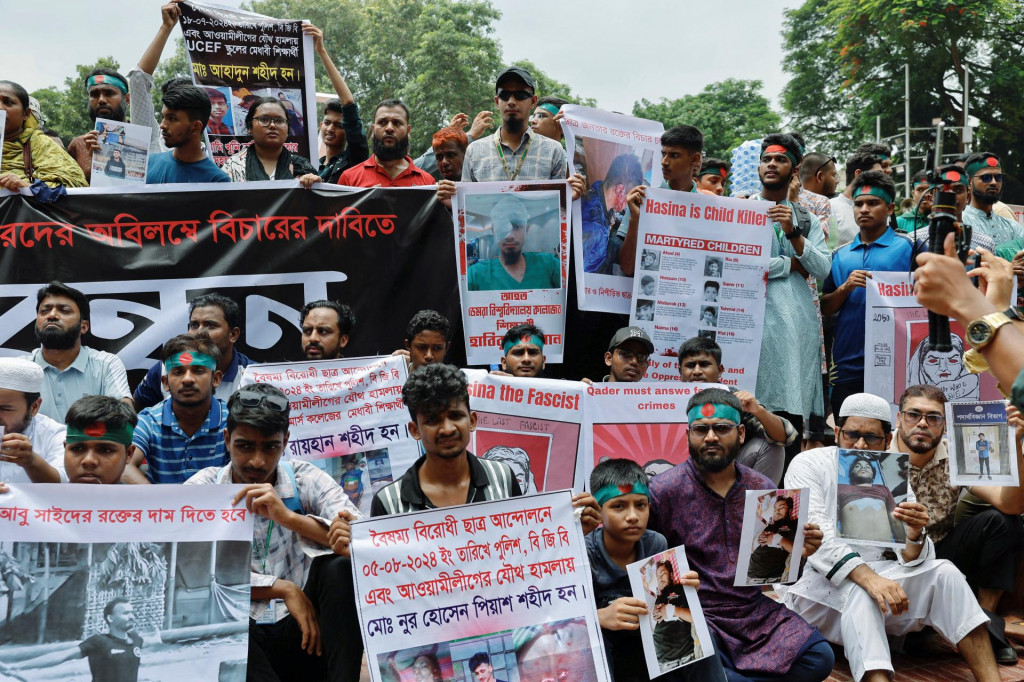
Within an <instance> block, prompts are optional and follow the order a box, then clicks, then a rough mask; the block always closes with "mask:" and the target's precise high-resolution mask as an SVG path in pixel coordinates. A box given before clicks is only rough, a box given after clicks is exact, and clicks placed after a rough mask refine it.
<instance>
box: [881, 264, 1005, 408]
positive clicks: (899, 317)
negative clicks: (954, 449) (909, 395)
mask: <svg viewBox="0 0 1024 682" xmlns="http://www.w3.org/2000/svg"><path fill="white" fill-rule="evenodd" d="M866 288H867V296H866V305H865V308H864V309H865V313H864V314H865V319H864V328H865V335H864V344H865V348H864V390H865V391H867V392H868V393H872V394H874V395H877V396H881V397H883V398H885V399H886V400H888V401H889V403H890V405H892V408H893V415H894V416H895V409H896V405H897V403H898V402H899V399H900V396H901V395H903V391H904V390H905V389H906V388H907V387H908V386H913V385H915V384H928V385H930V386H938V387H939V388H941V389H942V392H943V393H945V394H946V399H947V400H1001V399H1002V395H1001V394H1000V393H999V389H998V388H996V381H995V379H994V378H992V376H991V375H989V374H987V373H985V374H981V375H977V374H971V373H970V372H968V371H967V367H966V366H965V365H964V362H963V355H964V350H965V349H966V348H969V347H970V346H965V344H964V330H963V327H962V326H961V325H960V324H959V323H958V322H957V321H956V320H950V323H949V327H950V340H951V341H952V345H953V348H952V350H950V351H946V352H942V351H938V350H929V348H928V311H927V310H925V309H924V308H922V307H921V306H920V305H918V303H917V299H916V298H915V297H914V285H913V284H912V283H911V281H910V279H909V278H908V275H907V273H905V272H873V273H871V279H869V280H867V286H866Z"/></svg>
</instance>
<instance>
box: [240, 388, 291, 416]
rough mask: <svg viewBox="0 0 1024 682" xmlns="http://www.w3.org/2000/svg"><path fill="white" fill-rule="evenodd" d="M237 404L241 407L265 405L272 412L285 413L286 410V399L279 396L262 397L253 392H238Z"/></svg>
mask: <svg viewBox="0 0 1024 682" xmlns="http://www.w3.org/2000/svg"><path fill="white" fill-rule="evenodd" d="M238 402H239V403H240V404H241V405H242V407H259V406H260V405H266V406H267V408H268V409H271V410H273V411H274V412H286V411H287V410H288V398H285V397H284V396H279V395H264V394H262V393H256V392H255V391H239V392H238Z"/></svg>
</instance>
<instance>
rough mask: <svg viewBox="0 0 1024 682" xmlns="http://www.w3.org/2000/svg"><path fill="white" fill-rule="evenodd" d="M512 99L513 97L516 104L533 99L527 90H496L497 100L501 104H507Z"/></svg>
mask: <svg viewBox="0 0 1024 682" xmlns="http://www.w3.org/2000/svg"><path fill="white" fill-rule="evenodd" d="M512 97H515V98H516V101H517V102H523V101H526V100H528V99H530V98H531V97H533V93H532V92H530V91H529V90H498V99H500V100H501V101H502V102H507V101H508V100H509V99H510V98H512Z"/></svg>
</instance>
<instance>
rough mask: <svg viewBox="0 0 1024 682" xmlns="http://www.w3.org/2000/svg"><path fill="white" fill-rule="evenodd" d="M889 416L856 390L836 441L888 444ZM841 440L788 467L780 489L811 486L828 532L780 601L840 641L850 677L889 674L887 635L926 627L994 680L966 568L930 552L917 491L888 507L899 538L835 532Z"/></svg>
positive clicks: (815, 519)
mask: <svg viewBox="0 0 1024 682" xmlns="http://www.w3.org/2000/svg"><path fill="white" fill-rule="evenodd" d="M891 420H892V413H891V410H890V407H889V403H888V402H887V401H886V400H885V399H883V398H880V397H878V396H875V395H871V394H869V393H855V394H854V395H851V396H849V397H848V398H847V399H846V400H844V401H843V404H842V406H841V407H840V409H839V416H838V419H837V421H836V423H837V426H836V443H837V444H838V446H839V448H842V449H844V450H861V451H884V450H887V449H888V447H889V443H890V441H891V440H892V423H891ZM839 448H837V447H835V446H832V447H824V448H814V449H812V450H807V451H805V452H802V453H800V454H799V455H797V456H796V457H795V458H794V459H793V461H792V463H791V464H790V465H789V470H788V471H787V472H786V477H785V487H786V488H809V489H810V493H811V495H810V503H809V504H808V515H807V521H808V523H816V524H818V526H819V527H820V528H821V530H822V532H824V534H825V538H824V540H823V542H822V544H821V547H820V548H819V549H818V551H817V552H815V553H814V554H813V555H811V556H810V557H809V558H808V559H807V568H806V569H805V571H804V574H803V576H801V578H800V580H799V581H798V582H797V583H796V584H795V585H793V586H791V587H790V588H788V589H786V590H785V591H784V596H783V601H784V602H785V603H786V605H787V606H789V608H791V609H793V610H794V611H796V612H797V613H799V614H800V615H801V616H803V617H804V618H805V619H806V620H807V621H808V622H809V623H810V624H811V625H814V626H816V627H817V628H818V629H819V630H820V631H821V634H822V635H824V636H825V638H826V639H827V640H829V641H830V642H832V643H834V644H839V645H842V646H843V647H844V650H845V653H846V658H847V660H848V661H849V663H850V670H851V672H852V673H853V677H854V679H855V680H858V681H860V680H866V681H870V682H882V681H883V680H885V681H888V680H890V679H891V678H892V676H893V667H892V661H891V657H890V654H889V643H888V640H887V639H886V636H887V635H894V636H902V635H905V634H907V633H909V632H914V631H917V630H921V629H923V628H924V627H925V626H928V625H930V626H932V627H933V628H934V629H935V631H936V632H938V633H939V634H940V635H941V636H943V637H944V638H946V639H947V640H949V641H950V642H952V643H953V644H955V645H956V647H957V649H958V650H959V651H960V655H961V656H963V657H964V660H965V661H966V662H967V665H968V666H970V668H971V672H973V673H974V676H975V678H976V679H978V680H999V679H1000V676H999V671H998V669H997V667H996V660H995V656H994V655H993V652H992V645H991V643H990V642H989V637H988V632H987V630H986V624H987V623H988V617H987V616H986V615H985V614H984V612H983V611H982V610H981V607H980V606H978V600H977V599H976V598H975V596H974V594H973V592H971V588H970V587H969V586H968V584H967V580H966V578H964V576H963V574H962V573H961V572H960V571H959V570H958V569H957V568H956V567H955V566H954V565H953V564H952V563H950V562H949V561H946V560H943V559H936V558H935V546H934V544H932V541H931V539H930V538H929V537H928V535H927V533H925V532H924V528H925V526H926V525H927V523H928V510H927V508H926V507H925V506H924V505H922V504H919V503H918V502H917V498H916V497H915V496H914V494H913V492H911V493H910V494H909V495H908V496H907V501H906V502H902V503H900V504H899V505H898V506H897V507H896V509H895V511H894V512H893V515H894V516H895V517H896V518H897V519H898V520H899V521H902V522H903V523H904V525H905V526H906V542H905V543H903V544H900V545H896V544H894V545H893V546H892V548H886V547H879V546H867V545H858V544H857V543H856V541H847V540H845V539H843V538H840V537H837V535H836V516H837V511H838V510H837V504H836V499H837V488H838V466H839V460H838V449H839ZM893 550H895V552H894V551H893ZM779 591H780V592H782V591H783V590H781V589H780V590H779Z"/></svg>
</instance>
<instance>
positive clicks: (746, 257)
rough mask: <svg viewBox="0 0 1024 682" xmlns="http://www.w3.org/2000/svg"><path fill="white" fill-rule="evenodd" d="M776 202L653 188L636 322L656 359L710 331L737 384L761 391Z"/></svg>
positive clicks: (640, 249) (643, 218)
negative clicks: (770, 217)
mask: <svg viewBox="0 0 1024 682" xmlns="http://www.w3.org/2000/svg"><path fill="white" fill-rule="evenodd" d="M768 206H769V204H767V203H766V202H763V201H761V202H758V201H753V202H751V201H744V200H742V199H734V198H732V197H718V196H712V195H708V194H701V193H691V192H674V191H672V190H663V189H650V190H648V191H647V198H646V200H645V202H644V207H643V210H642V211H641V213H640V233H639V238H638V243H637V270H636V275H635V276H634V277H633V301H632V305H631V308H630V324H633V325H636V326H638V327H643V329H644V330H646V331H647V333H648V335H650V337H651V340H652V341H653V342H654V353H653V355H652V358H654V359H656V358H661V359H662V361H664V360H665V359H666V358H670V359H674V358H675V357H676V354H677V352H678V350H679V346H680V345H681V344H682V342H683V341H685V340H686V339H689V338H692V337H694V336H706V337H707V338H709V339H711V340H713V341H715V342H717V343H718V345H719V346H721V348H722V363H723V364H724V365H725V366H726V367H728V368H729V370H730V372H731V374H732V376H730V379H735V380H736V386H737V387H739V388H741V389H744V390H747V391H753V390H754V386H755V385H756V383H757V367H758V363H759V362H760V358H761V333H762V331H763V329H764V314H765V297H766V295H767V292H768V260H769V257H770V255H771V240H772V238H773V237H774V234H773V233H772V230H771V228H770V227H769V221H768V218H767V213H766V212H767V210H768Z"/></svg>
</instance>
